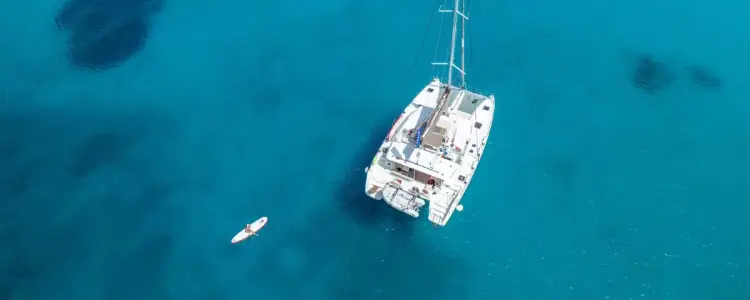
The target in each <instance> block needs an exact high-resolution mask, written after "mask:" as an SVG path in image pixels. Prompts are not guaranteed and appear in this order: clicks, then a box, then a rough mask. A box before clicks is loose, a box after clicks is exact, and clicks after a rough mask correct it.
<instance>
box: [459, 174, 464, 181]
mask: <svg viewBox="0 0 750 300" xmlns="http://www.w3.org/2000/svg"><path fill="white" fill-rule="evenodd" d="M458 180H460V181H464V180H466V176H464V175H458Z"/></svg>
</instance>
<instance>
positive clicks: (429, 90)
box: [427, 88, 435, 93]
mask: <svg viewBox="0 0 750 300" xmlns="http://www.w3.org/2000/svg"><path fill="white" fill-rule="evenodd" d="M434 91H435V90H433V89H432V88H427V92H428V93H432V92H434Z"/></svg>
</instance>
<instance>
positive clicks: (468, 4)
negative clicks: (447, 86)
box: [462, 0, 474, 88]
mask: <svg viewBox="0 0 750 300" xmlns="http://www.w3.org/2000/svg"><path fill="white" fill-rule="evenodd" d="M464 1H465V3H464V5H465V8H464V12H466V14H467V16H468V14H469V11H471V10H470V8H471V3H474V2H473V1H471V0H464ZM462 30H465V31H467V32H466V35H467V39H468V40H469V63H468V65H469V68H470V69H472V70H473V67H474V44H473V43H472V41H474V38H473V36H472V34H471V26H468V29H467V27H466V25H464V28H462ZM465 70H466V69H464V71H465ZM464 88H466V87H464Z"/></svg>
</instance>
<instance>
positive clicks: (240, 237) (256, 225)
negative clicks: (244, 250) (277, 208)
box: [232, 217, 268, 244]
mask: <svg viewBox="0 0 750 300" xmlns="http://www.w3.org/2000/svg"><path fill="white" fill-rule="evenodd" d="M266 223H268V217H262V218H260V219H258V220H255V222H253V223H252V224H250V232H246V231H245V229H244V228H243V229H242V230H241V231H240V232H238V233H237V234H236V235H235V236H234V237H233V238H232V244H236V243H239V242H242V241H244V240H246V239H247V238H249V237H250V236H251V235H256V233H257V232H258V230H260V229H261V228H263V226H266Z"/></svg>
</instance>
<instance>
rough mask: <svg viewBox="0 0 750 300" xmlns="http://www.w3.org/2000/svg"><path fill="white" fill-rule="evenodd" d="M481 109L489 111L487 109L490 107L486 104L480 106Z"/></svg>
mask: <svg viewBox="0 0 750 300" xmlns="http://www.w3.org/2000/svg"><path fill="white" fill-rule="evenodd" d="M482 109H484V110H487V111H489V110H490V107H489V106H487V105H485V106H484V107H482Z"/></svg>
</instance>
